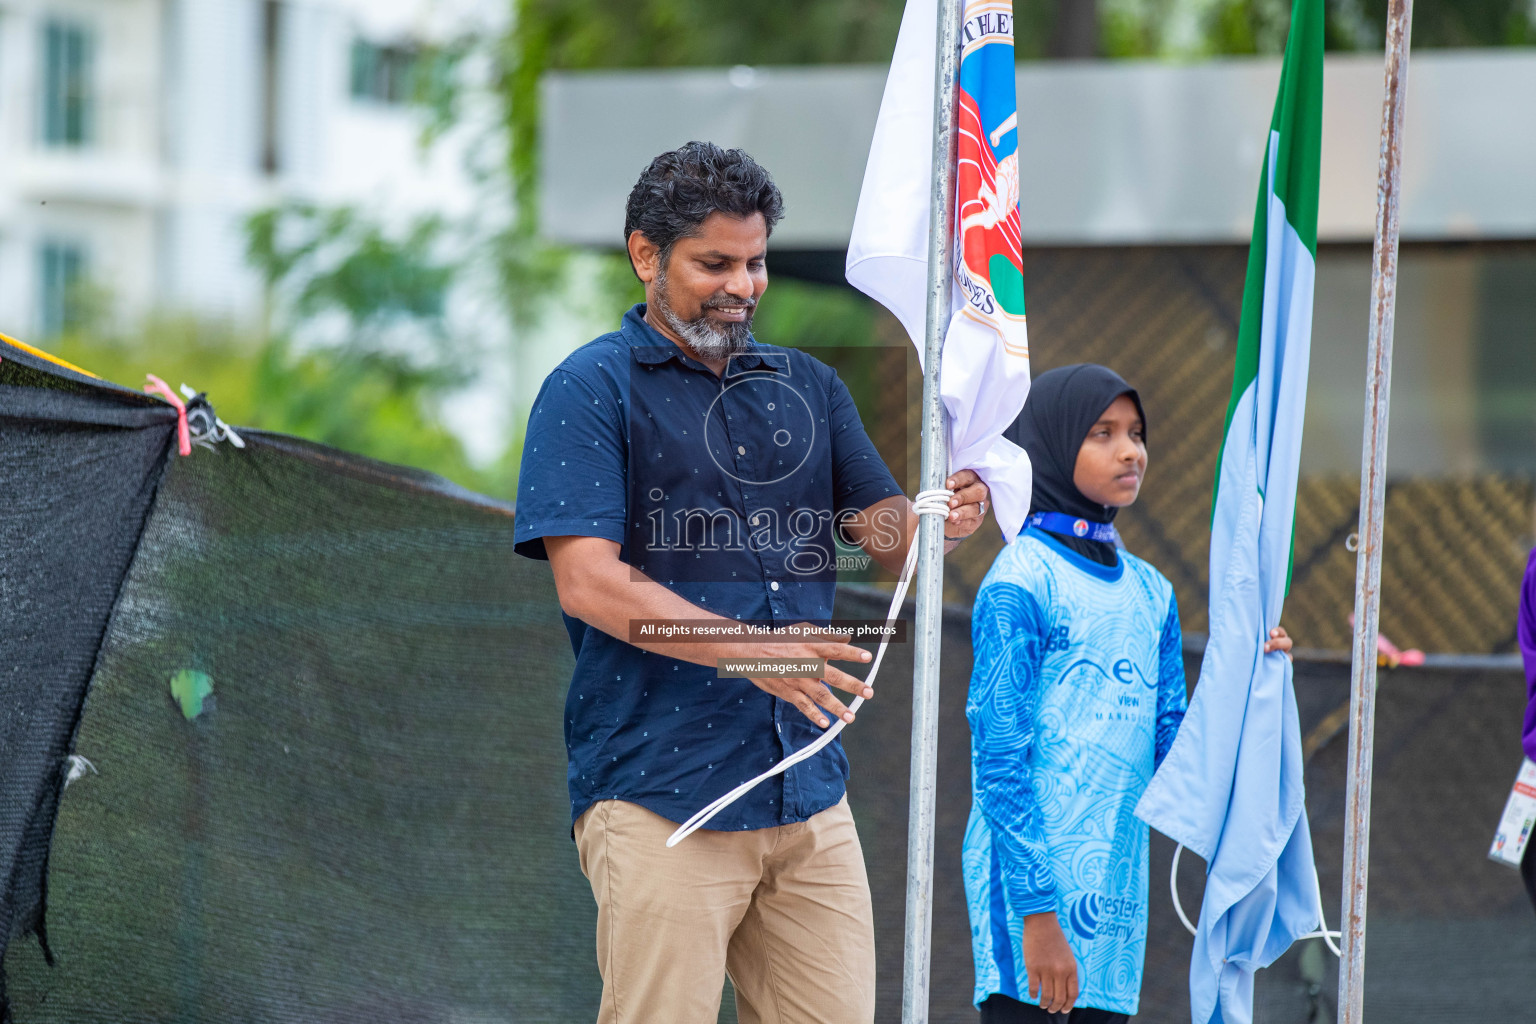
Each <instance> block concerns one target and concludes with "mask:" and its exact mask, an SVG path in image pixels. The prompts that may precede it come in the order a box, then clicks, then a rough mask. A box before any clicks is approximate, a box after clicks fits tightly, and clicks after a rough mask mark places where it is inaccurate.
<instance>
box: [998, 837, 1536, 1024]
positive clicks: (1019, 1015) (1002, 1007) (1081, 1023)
mask: <svg viewBox="0 0 1536 1024" xmlns="http://www.w3.org/2000/svg"><path fill="white" fill-rule="evenodd" d="M1526 859H1527V860H1530V858H1529V857H1527V858H1526ZM1130 1019H1131V1018H1130V1017H1128V1016H1127V1015H1126V1014H1123V1013H1110V1012H1109V1011H1108V1010H1096V1009H1094V1008H1093V1007H1091V1006H1079V1007H1075V1008H1074V1009H1073V1010H1072V1012H1071V1013H1046V1012H1045V1011H1044V1010H1042V1009H1040V1007H1038V1006H1034V1005H1031V1004H1030V1003H1021V1002H1019V1001H1018V1000H1017V999H1010V998H1009V997H1007V996H1004V995H990V996H988V997H987V1001H986V1002H984V1003H982V1004H981V1024H1126V1021H1128V1020H1130Z"/></svg>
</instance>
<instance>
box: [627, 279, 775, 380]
mask: <svg viewBox="0 0 1536 1024" xmlns="http://www.w3.org/2000/svg"><path fill="white" fill-rule="evenodd" d="M655 291H656V295H655V298H654V299H653V300H652V302H651V305H652V306H654V307H655V310H656V315H657V316H659V317H661V320H662V322H663V323H665V324H666V325H667V326H668V327H670V328H671V329H672V332H673V333H674V334H676V335H677V336H678V337H679V338H682V339H683V341H685V342H687V343H688V347H689V348H691V349H693V352H694V354H695V355H697V356H699V357H700V358H702V359H729V358H730V357H731V356H734V355H737V354H739V353H742V352H745V351H746V350H747V348H748V347H749V346H750V345H751V344H752V314H753V312H754V311H755V309H756V308H757V300H756V299H752V298H745V299H743V298H738V297H737V296H734V295H730V294H728V293H725V292H719V293H717V294H715V295H712V296H710V298H709V301H707V302H705V303H704V305H703V307H702V308H700V310H699V315H698V316H696V317H694V318H693V319H692V320H684V319H683V318H682V317H681V316H679V315H678V313H677V311H676V310H674V309H673V308H672V306H671V305H670V304H669V303H668V302H667V268H666V264H665V263H663V264H662V266H661V269H660V270H658V271H657V272H656V290H655ZM719 306H744V307H746V311H747V318H746V319H745V320H742V321H740V322H737V323H723V324H717V323H715V322H714V321H713V320H711V319H710V318H709V310H710V309H711V308H714V307H719Z"/></svg>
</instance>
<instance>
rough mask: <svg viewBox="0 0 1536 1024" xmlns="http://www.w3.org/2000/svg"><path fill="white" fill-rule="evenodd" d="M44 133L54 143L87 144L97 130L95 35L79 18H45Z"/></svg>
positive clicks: (45, 138) (43, 135) (51, 143)
mask: <svg viewBox="0 0 1536 1024" xmlns="http://www.w3.org/2000/svg"><path fill="white" fill-rule="evenodd" d="M42 44H43V59H42V63H41V67H42V87H41V89H40V90H39V94H40V95H41V97H42V137H43V142H44V143H46V144H47V145H50V146H86V145H89V144H90V143H91V141H92V138H93V136H94V134H95V114H96V111H95V105H96V97H95V88H94V81H93V78H94V75H93V73H92V65H93V63H94V59H95V48H96V47H95V39H94V35H93V33H92V32H91V30H90V29H88V28H87V27H85V26H84V25H81V24H79V23H78V22H73V21H65V20H62V19H58V18H49V19H47V20H46V21H44V22H43V39H42Z"/></svg>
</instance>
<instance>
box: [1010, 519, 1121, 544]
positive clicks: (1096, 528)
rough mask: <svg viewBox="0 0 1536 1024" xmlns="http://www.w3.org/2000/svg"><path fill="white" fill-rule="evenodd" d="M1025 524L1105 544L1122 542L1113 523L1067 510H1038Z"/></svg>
mask: <svg viewBox="0 0 1536 1024" xmlns="http://www.w3.org/2000/svg"><path fill="white" fill-rule="evenodd" d="M1024 525H1025V526H1026V527H1031V526H1032V527H1035V528H1036V529H1040V530H1049V531H1050V532H1051V533H1062V534H1066V535H1068V536H1071V537H1086V538H1088V539H1089V540H1097V541H1102V542H1103V543H1105V544H1119V543H1120V534H1118V533H1116V532H1115V527H1114V524H1113V523H1096V522H1094V521H1093V520H1091V519H1079V518H1077V517H1076V516H1069V515H1067V514H1066V513H1065V512H1036V513H1035V514H1034V515H1032V516H1030V517H1029V518H1028V519H1026V520H1024Z"/></svg>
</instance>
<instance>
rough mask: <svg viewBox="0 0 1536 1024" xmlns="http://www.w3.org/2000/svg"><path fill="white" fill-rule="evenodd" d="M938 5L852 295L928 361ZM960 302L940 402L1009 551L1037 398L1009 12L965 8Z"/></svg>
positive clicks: (868, 181)
mask: <svg viewBox="0 0 1536 1024" xmlns="http://www.w3.org/2000/svg"><path fill="white" fill-rule="evenodd" d="M937 32H938V0H909V2H908V3H907V7H906V11H905V13H904V14H903V15H902V20H901V34H900V35H899V36H898V37H897V40H896V54H895V56H894V57H893V58H892V60H891V72H890V76H889V77H888V78H887V79H886V83H885V96H884V98H883V99H882V100H881V102H880V119H879V121H878V122H877V124H876V126H875V138H874V142H873V143H872V144H871V145H870V149H869V163H868V165H867V166H866V167H865V170H864V187H863V190H862V191H861V192H860V193H859V209H858V214H857V215H856V216H855V218H854V223H853V237H852V238H851V239H850V240H849V243H848V266H847V275H848V283H849V284H851V285H853V286H854V287H855V288H857V289H859V290H860V291H862V292H864V293H865V294H866V295H869V296H870V297H871V298H874V299H876V300H878V301H879V302H880V303H882V304H883V305H884V306H885V307H886V308H887V309H889V310H890V311H891V312H892V313H894V314H896V317H897V319H899V320H900V321H901V323H902V326H904V327H905V328H906V329H907V334H908V335H909V336H911V338H912V343H913V344H914V345H916V346H917V352H918V358H919V359H921V358H922V356H923V332H924V324H925V321H926V317H927V294H928V213H929V201H930V194H931V192H932V189H933V142H934V131H933V123H934V118H933V103H934V97H933V90H934V56H935V52H934V50H935V46H936V42H937ZM960 45H961V64H960V95H959V144H958V147H957V148H958V159H957V161H956V174H955V180H956V186H957V188H956V192H957V195H956V203H957V207H956V216H955V238H954V242H953V246H952V250H953V253H954V266H953V274H954V290H953V295H952V299H951V308H950V317H949V325H948V329H947V331H946V332H945V335H944V356H943V367H942V370H941V372H940V382H939V385H940V386H939V390H940V393H941V394H942V396H943V399H944V409H945V413H946V415H947V419H948V422H949V444H950V467H951V469H952V470H960V469H974V470H976V472H977V473H978V474H979V475H980V476H981V478H982V479H983V480H984V481H986V483H987V486H988V488H989V489H990V490H991V492H992V499H991V500H992V509H993V513H994V515H995V516H996V517H997V523H998V526H999V527H1001V528H1002V531H1003V537H1004V539H1005V540H1007V541H1009V542H1010V543H1011V542H1012V541H1013V539H1014V538H1015V537H1017V536H1018V533H1019V530H1020V529H1021V528H1022V527H1023V525H1024V519H1025V517H1026V516H1027V515H1028V513H1029V493H1030V468H1029V458H1028V456H1026V455H1025V454H1024V452H1023V450H1022V449H1020V448H1019V447H1018V446H1017V445H1015V444H1013V443H1012V442H1011V441H1008V440H1005V439H1004V438H1003V436H1002V433H1003V431H1004V430H1006V429H1007V428H1008V426H1009V425H1010V424H1012V423H1013V421H1014V419H1015V418H1016V417H1017V416H1018V415H1019V410H1020V409H1022V408H1023V407H1024V398H1025V396H1026V395H1027V394H1028V393H1029V342H1028V338H1027V335H1026V333H1025V328H1024V274H1023V256H1022V252H1021V242H1020V238H1019V152H1018V106H1017V101H1016V94H1015V89H1014V67H1013V4H1012V2H1011V0H1002V2H998V0H968V2H967V3H966V4H965V13H964V27H963V28H962V31H961V35H960Z"/></svg>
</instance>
